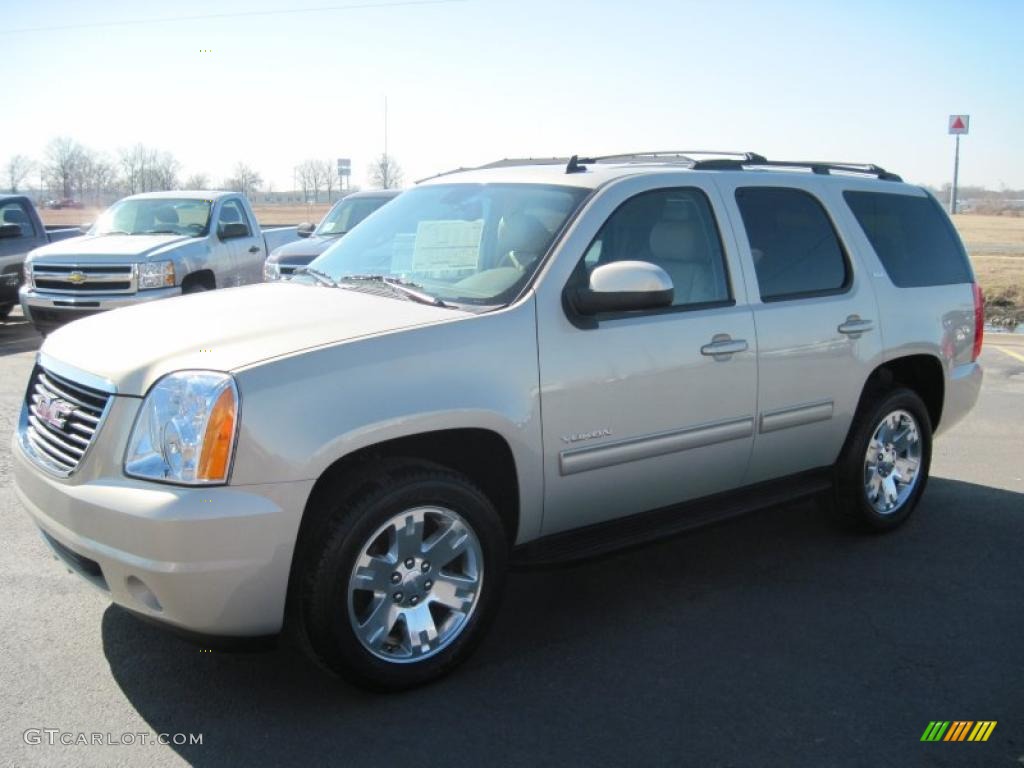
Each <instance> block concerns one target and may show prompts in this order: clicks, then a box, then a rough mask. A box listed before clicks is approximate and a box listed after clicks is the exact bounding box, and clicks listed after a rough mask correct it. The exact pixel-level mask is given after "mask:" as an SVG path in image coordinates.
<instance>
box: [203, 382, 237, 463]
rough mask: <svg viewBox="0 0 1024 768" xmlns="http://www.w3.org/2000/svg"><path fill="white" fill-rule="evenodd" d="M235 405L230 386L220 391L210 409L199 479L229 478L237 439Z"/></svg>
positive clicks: (233, 394)
mask: <svg viewBox="0 0 1024 768" xmlns="http://www.w3.org/2000/svg"><path fill="white" fill-rule="evenodd" d="M235 405H236V404H235V391H234V389H233V388H230V387H229V388H227V389H225V390H224V391H223V392H221V393H220V397H218V398H217V402H216V403H214V405H213V410H212V411H210V420H209V422H208V423H207V426H206V436H205V437H204V439H203V450H202V453H200V455H199V467H198V470H197V472H196V478H197V479H199V480H205V481H207V482H222V481H224V480H226V479H227V476H228V463H229V461H230V459H231V446H232V444H233V443H234V440H235V410H236V409H235Z"/></svg>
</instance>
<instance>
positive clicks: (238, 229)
mask: <svg viewBox="0 0 1024 768" xmlns="http://www.w3.org/2000/svg"><path fill="white" fill-rule="evenodd" d="M248 236H249V227H247V226H246V225H245V224H243V223H242V222H240V221H232V222H230V223H228V224H221V225H220V229H219V230H218V231H217V237H219V238H220V239H221V240H233V239H234V238H236V237H248Z"/></svg>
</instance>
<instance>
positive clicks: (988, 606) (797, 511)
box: [102, 478, 1024, 766]
mask: <svg viewBox="0 0 1024 768" xmlns="http://www.w3.org/2000/svg"><path fill="white" fill-rule="evenodd" d="M1022 512H1024V494H1019V493H1013V492H1009V491H1005V490H1000V489H996V488H990V487H985V486H979V485H972V484H968V483H963V482H959V481H956V480H949V479H942V478H934V479H932V481H931V483H930V486H929V488H928V492H927V494H926V496H925V499H924V501H923V503H922V506H921V508H920V509H919V510H918V511H917V513H916V514H915V516H914V518H913V519H912V520H911V521H910V522H909V523H908V524H907V525H906V526H904V527H903V528H902V529H901V530H899V531H897V532H895V533H893V534H890V535H887V536H870V535H868V536H864V535H859V534H854V533H851V532H848V531H846V530H844V529H842V528H841V527H838V526H836V525H835V524H834V523H832V522H831V520H830V519H829V518H828V517H827V516H823V514H822V511H821V510H820V508H819V507H818V506H817V505H815V504H813V503H809V502H808V503H799V504H791V505H787V506H783V507H778V508H775V509H772V510H766V511H764V512H761V513H757V514H754V515H750V516H748V517H745V518H742V519H739V520H735V521H732V522H729V523H724V524H720V525H717V526H715V527H712V528H706V529H702V530H698V531H694V532H691V533H688V534H686V535H684V536H681V537H679V538H676V539H673V540H669V541H663V542H659V543H657V544H653V545H650V546H647V547H644V548H641V549H636V550H632V551H629V552H626V553H622V554H618V555H613V556H609V557H605V558H603V559H600V560H595V561H592V562H587V563H584V564H577V565H572V566H565V567H561V568H554V569H547V570H538V571H527V572H518V573H514V574H512V575H511V576H510V579H509V583H508V589H507V593H506V596H505V602H504V605H503V608H502V610H501V612H500V614H499V617H498V619H497V621H496V623H495V626H494V627H493V628H492V631H491V632H490V634H489V636H488V638H487V640H486V641H485V642H484V643H483V645H482V646H481V648H480V650H479V651H478V652H477V654H476V656H475V657H474V658H473V659H471V660H470V662H469V663H468V664H466V665H465V666H464V667H463V668H462V669H460V670H459V671H458V672H457V673H456V674H455V675H453V676H452V677H449V678H448V679H445V680H442V681H440V682H438V683H436V684H434V685H431V686H428V687H425V688H421V689H418V690H415V691H412V692H409V693H405V694H400V695H391V696H382V695H372V694H367V693H363V692H361V691H358V690H356V689H354V688H351V687H349V686H348V685H346V684H344V683H342V682H340V681H338V680H336V679H334V678H332V677H330V676H328V675H327V674H326V673H324V672H321V671H320V670H319V669H318V668H317V667H315V666H314V665H312V664H311V663H309V662H307V661H305V660H304V659H303V658H302V657H301V656H299V655H298V654H297V653H296V652H294V651H291V650H277V651H274V652H270V653H264V654H247V655H231V654H221V653H204V652H200V649H198V648H197V647H195V646H193V645H190V644H188V643H186V642H184V641H181V640H179V639H177V638H176V637H173V636H171V635H169V634H167V633H165V632H163V631H161V630H159V629H156V628H154V627H151V626H149V625H147V624H143V623H141V622H139V621H137V620H136V619H134V618H133V617H132V616H130V615H129V614H127V613H126V612H125V611H123V610H121V609H119V608H116V607H111V608H109V609H108V610H107V611H106V613H105V614H104V617H103V625H102V636H103V644H104V652H105V654H106V657H107V659H108V661H109V664H110V669H111V672H112V673H113V675H114V678H115V679H116V681H117V683H118V684H119V685H120V687H121V689H122V690H123V691H124V694H125V695H126V696H127V697H128V699H129V701H130V702H131V703H132V704H133V705H134V706H135V708H136V709H137V711H138V712H139V713H140V714H141V715H142V717H143V718H145V720H146V721H147V722H148V723H149V724H150V726H151V727H152V729H153V730H154V731H155V732H158V733H202V734H203V743H202V745H182V746H176V747H175V750H176V751H177V752H178V753H179V755H180V756H181V757H182V758H184V759H185V760H187V761H188V762H189V763H191V764H193V765H201V766H202V765H219V764H224V763H231V764H249V765H278V764H342V765H367V766H369V765H416V766H419V765H438V764H445V765H473V766H480V765H488V766H489V765H498V764H500V765H510V764H511V765H530V766H535V765H555V764H557V765H580V764H589V765H623V764H627V765H684V764H685V765H699V766H711V765H769V764H778V765H794V764H802V765H851V766H852V765H857V766H860V765H868V764H875V763H882V764H893V765H909V764H914V765H916V764H921V763H922V762H925V761H930V762H929V764H933V765H944V764H946V762H945V761H947V760H948V761H951V762H950V764H962V760H963V755H956V754H955V751H956V750H952V751H951V750H946V752H942V751H940V750H938V749H930V747H933V746H936V745H927V744H921V742H920V736H921V733H922V732H923V731H924V729H925V727H926V726H927V725H928V722H929V721H930V720H935V719H936V718H941V719H950V720H952V719H956V718H964V719H972V718H973V719H984V718H987V719H996V720H1000V721H1001V722H1000V727H999V728H997V729H996V731H995V732H994V734H993V737H992V738H991V739H990V741H989V742H988V743H985V744H971V745H969V746H970V748H971V750H972V753H976V754H972V758H971V759H972V760H973V761H974V762H973V764H982V763H984V764H992V763H993V762H996V761H1002V760H1004V759H1010V758H1012V759H1014V760H1015V759H1016V758H1017V757H1019V754H1020V753H1022V752H1024V747H1022V746H1021V745H1022V743H1024V732H1021V731H1020V730H1018V731H1017V732H1016V733H1014V732H1013V727H1014V725H1013V723H1014V720H1013V719H1012V718H1016V722H1018V723H1019V722H1020V713H1021V712H1022V711H1024V709H1022V707H1024V686H1022V684H1021V681H1022V680H1024V661H1022V659H1024V654H1021V649H1022V645H1021V637H1022V636H1024V611H1022V610H1021V605H1020V595H1021V594H1022V592H1024V558H1022V556H1021V546H1020V542H1021V534H1020V531H1021V516H1022V514H1021V513H1022ZM947 746H948V745H947ZM956 746H957V747H961V746H962V747H965V748H966V747H967V745H956ZM925 749H928V754H927V756H925V755H922V750H925ZM958 760H959V761H960V762H953V761H958Z"/></svg>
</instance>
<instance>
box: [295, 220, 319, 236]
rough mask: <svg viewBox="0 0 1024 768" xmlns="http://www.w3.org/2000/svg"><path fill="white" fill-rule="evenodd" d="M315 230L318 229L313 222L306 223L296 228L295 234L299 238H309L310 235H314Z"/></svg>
mask: <svg viewBox="0 0 1024 768" xmlns="http://www.w3.org/2000/svg"><path fill="white" fill-rule="evenodd" d="M315 229H316V225H315V224H313V223H311V222H308V221H304V222H302V223H301V224H299V226H298V228H296V230H295V233H296V234H297V235H298V236H299V237H309V236H310V235H312V234H313V230H315Z"/></svg>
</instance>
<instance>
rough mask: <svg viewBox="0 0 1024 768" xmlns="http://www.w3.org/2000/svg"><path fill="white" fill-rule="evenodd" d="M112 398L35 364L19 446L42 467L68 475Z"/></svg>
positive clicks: (95, 430) (93, 434) (93, 433)
mask: <svg viewBox="0 0 1024 768" xmlns="http://www.w3.org/2000/svg"><path fill="white" fill-rule="evenodd" d="M112 399H113V397H112V395H110V394H108V393H106V392H101V391H100V390H97V389H93V388H92V387H87V386H85V385H83V384H77V383H75V382H73V381H71V380H69V379H67V378H64V377H63V376H58V375H57V374H55V373H53V372H52V371H48V370H46V369H44V368H43V367H42V366H39V365H37V366H36V367H35V370H33V371H32V378H31V379H29V384H28V392H26V393H25V408H24V411H23V417H22V423H21V425H20V426H19V437H20V439H21V444H22V447H23V448H24V449H25V452H26V453H27V454H28V455H29V456H31V457H32V459H34V460H35V462H36V463H37V464H39V465H41V466H42V467H44V468H45V469H47V470H49V471H51V472H54V473H56V474H58V475H62V476H64V477H66V476H68V475H70V474H71V473H72V472H74V471H75V470H76V469H78V466H79V464H81V463H82V459H83V458H84V457H85V452H86V451H87V450H88V449H89V446H90V445H91V444H92V441H93V439H94V438H95V437H96V432H97V431H98V430H99V428H100V424H101V423H102V422H103V417H104V416H105V415H106V413H107V408H108V407H109V405H110V401H111V400H112Z"/></svg>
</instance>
